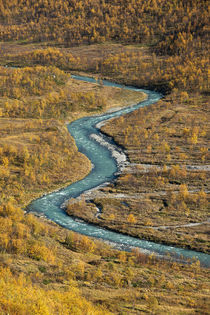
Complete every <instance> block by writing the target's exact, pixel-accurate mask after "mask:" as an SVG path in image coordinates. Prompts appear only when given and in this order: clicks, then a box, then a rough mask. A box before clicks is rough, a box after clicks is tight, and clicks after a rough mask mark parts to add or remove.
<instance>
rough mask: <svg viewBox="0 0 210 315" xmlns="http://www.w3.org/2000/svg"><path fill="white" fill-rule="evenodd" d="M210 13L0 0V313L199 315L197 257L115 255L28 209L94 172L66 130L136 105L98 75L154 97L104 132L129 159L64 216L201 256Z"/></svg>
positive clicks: (201, 272) (154, 1) (203, 292)
mask: <svg viewBox="0 0 210 315" xmlns="http://www.w3.org/2000/svg"><path fill="white" fill-rule="evenodd" d="M208 19H209V12H208V4H207V2H206V1H204V0H199V1H198V0H194V1H184V0H167V1H166V0H164V1H162V0H150V1H148V0H147V1H146V0H145V1H144V0H135V1H134V0H128V1H123V0H114V1H108V0H102V1H100V0H95V1H89V0H84V1H75V0H68V1H67V0H62V1H54V0H48V1H43V0H38V1H32V0H28V1H22V0H21V1H18V2H17V1H16V0H11V1H4V0H0V65H1V66H0V275H1V277H0V278H1V280H0V313H2V314H43V315H45V314H62V313H63V314H111V313H114V314H141V313H150V314H165V313H168V314H195V313H199V314H208V312H209V304H208V303H209V285H208V275H209V271H208V269H204V268H202V267H201V266H200V265H199V262H197V261H196V260H195V261H191V262H189V264H183V263H177V262H173V261H171V259H170V257H169V258H168V260H166V261H163V260H159V259H158V258H157V257H155V256H154V255H151V256H147V255H144V254H143V253H140V252H139V251H138V250H133V251H132V252H131V253H125V252H119V251H117V250H114V249H111V248H110V247H109V246H108V245H106V244H104V243H101V242H99V241H96V240H92V239H89V238H87V237H85V236H81V235H78V234H76V233H73V232H69V231H66V230H64V229H62V228H60V227H59V226H57V225H55V224H53V223H50V222H47V220H45V219H43V218H36V217H35V216H33V215H32V214H25V213H24V207H25V206H26V205H27V204H28V203H29V202H30V200H32V199H33V198H37V197H38V196H40V195H41V194H43V193H46V192H47V191H51V190H54V189H57V188H59V187H62V186H63V185H67V184H70V183H72V182H74V181H76V180H79V179H81V178H83V177H84V176H85V175H86V174H88V172H89V170H90V168H91V165H90V162H89V161H88V159H87V158H86V157H85V156H84V155H82V154H81V153H79V152H78V151H77V148H76V146H75V143H74V140H73V139H72V138H71V136H70V135H69V133H68V131H67V128H66V123H67V122H69V121H72V120H75V119H77V118H79V117H82V116H87V115H92V114H94V113H101V112H103V111H105V110H106V109H108V108H110V107H119V106H127V105H131V104H133V103H136V102H139V101H140V100H142V99H143V98H144V95H143V94H141V93H138V92H131V91H126V90H123V91H121V90H119V89H117V88H109V87H104V86H103V84H102V81H101V80H102V78H108V79H112V80H114V81H116V82H119V83H123V84H130V85H134V86H138V87H144V88H149V89H155V90H157V91H160V92H162V93H163V94H164V97H163V99H162V100H161V101H159V102H158V103H157V104H155V105H153V106H150V107H148V108H142V109H139V110H137V111H135V112H133V113H131V114H128V115H126V116H124V117H121V118H118V119H114V120H112V121H109V123H108V124H107V125H106V126H103V132H104V133H106V134H109V135H111V136H113V137H114V139H115V141H116V142H117V143H118V144H120V145H121V146H123V147H124V148H125V150H126V153H127V155H128V158H129V160H130V162H131V164H130V165H129V166H128V167H126V168H125V170H124V172H123V173H122V174H121V176H120V177H119V178H118V179H117V180H116V181H115V182H114V183H112V184H110V185H109V186H107V187H104V188H103V189H101V190H99V191H98V192H96V193H95V194H93V195H92V196H91V200H90V198H89V200H87V197H86V196H85V194H84V195H83V196H82V197H81V198H80V200H71V201H70V202H69V204H68V206H67V212H68V213H69V214H70V215H74V216H76V217H80V218H83V219H85V220H87V221H89V222H94V223H97V224H99V225H102V226H104V227H109V228H111V229H114V230H118V231H121V232H125V233H127V234H131V235H134V236H138V237H141V238H145V239H150V240H155V241H157V242H164V243H168V244H175V245H177V246H181V247H187V248H192V249H196V250H199V251H203V252H207V253H208V252H209V241H208V233H209V231H208V226H209V225H208V204H209V203H208V201H209V191H208V184H209V166H208V165H209V156H208V140H209V138H208V135H209V107H208V105H209V90H208V70H209V50H208V37H207V36H208V30H209V26H208ZM71 73H81V74H84V73H85V74H88V75H90V76H94V77H95V78H97V79H98V83H96V84H90V83H84V82H76V81H75V80H73V79H71ZM119 194H120V196H121V197H120V198H119ZM122 196H124V197H122ZM97 207H100V209H102V213H101V214H100V215H99V216H96V211H97ZM191 223H200V225H193V226H190V224H191Z"/></svg>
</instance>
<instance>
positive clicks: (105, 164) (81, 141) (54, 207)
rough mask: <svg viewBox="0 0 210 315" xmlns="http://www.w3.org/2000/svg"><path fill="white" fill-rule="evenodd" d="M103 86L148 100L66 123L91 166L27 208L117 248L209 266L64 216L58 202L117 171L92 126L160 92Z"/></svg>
mask: <svg viewBox="0 0 210 315" xmlns="http://www.w3.org/2000/svg"><path fill="white" fill-rule="evenodd" d="M72 77H73V78H74V79H77V80H84V81H88V82H93V83H95V82H96V81H95V80H94V79H92V78H88V77H81V76H72ZM103 84H104V85H107V86H115V87H120V88H126V89H133V90H136V91H143V92H145V93H147V95H148V99H147V100H145V101H143V102H141V103H139V104H136V105H134V106H131V107H127V108H123V109H121V110H118V111H116V112H112V113H105V114H103V115H100V116H91V117H85V118H81V119H78V120H76V121H74V122H72V123H71V124H69V125H68V130H69V132H70V133H71V135H72V136H73V137H74V139H75V141H76V144H77V147H78V149H79V151H80V152H82V153H84V154H85V155H86V156H87V157H88V158H89V159H90V160H91V162H92V165H93V168H92V170H91V172H90V173H89V174H88V175H87V176H86V177H85V178H84V179H82V180H80V181H78V182H76V183H73V184H71V185H69V186H67V187H65V188H63V189H61V190H59V191H55V192H53V193H50V194H48V195H45V196H43V197H41V198H39V199H37V200H34V201H32V202H31V203H30V204H29V206H28V207H27V211H29V212H30V211H32V212H36V213H39V214H43V215H44V216H46V217H47V218H48V219H50V220H52V221H54V222H56V223H57V224H59V225H61V226H63V227H64V228H67V229H69V230H72V231H75V232H78V233H81V234H84V235H87V236H91V237H96V238H99V239H103V240H106V241H109V242H111V243H114V244H117V245H118V247H119V248H123V249H130V248H132V247H138V248H140V249H142V250H144V251H149V252H154V253H156V254H159V255H164V256H165V255H167V254H170V255H172V256H173V255H174V256H176V257H183V258H184V259H192V258H193V257H195V258H196V259H199V260H200V262H201V264H202V265H205V266H208V267H209V266H210V255H207V254H204V253H199V252H196V251H192V250H185V249H182V248H177V247H173V246H167V245H162V244H157V243H154V242H150V241H146V240H140V239H138V238H135V237H131V236H127V235H124V234H121V233H117V232H112V231H109V230H106V229H104V228H101V227H99V226H97V225H93V224H88V223H85V222H82V221H78V220H75V219H73V218H71V217H69V216H68V215H66V213H65V211H63V209H62V208H61V205H62V204H63V203H64V202H65V201H66V200H68V199H70V198H72V197H73V198H75V197H78V196H79V195H80V194H81V193H83V192H84V191H86V190H89V189H91V188H94V187H97V186H98V185H101V184H104V183H106V182H110V181H112V180H113V179H114V178H115V177H116V176H117V175H116V173H117V172H118V171H119V167H118V165H117V162H116V160H115V159H114V158H113V156H112V154H111V152H110V151H109V150H108V149H107V148H106V147H104V146H101V145H100V144H99V143H98V142H96V141H95V140H93V139H92V138H91V137H90V136H91V135H92V134H94V135H100V131H99V129H98V128H97V127H96V125H97V124H98V123H99V122H101V121H104V120H107V119H109V118H112V117H119V116H121V115H123V114H126V113H129V112H131V111H133V110H135V109H137V108H139V107H143V106H148V105H150V104H153V103H155V102H157V101H158V100H159V99H160V98H161V95H160V94H158V93H156V92H152V91H146V90H140V89H137V88H133V87H124V86H121V85H119V84H115V83H111V82H109V81H103Z"/></svg>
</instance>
